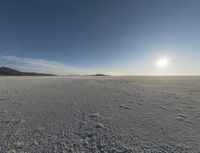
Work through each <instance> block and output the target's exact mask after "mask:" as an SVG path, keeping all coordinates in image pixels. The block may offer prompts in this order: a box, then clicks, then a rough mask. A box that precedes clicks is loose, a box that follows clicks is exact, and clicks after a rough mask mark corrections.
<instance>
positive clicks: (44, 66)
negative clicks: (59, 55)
mask: <svg viewBox="0 0 200 153" xmlns="http://www.w3.org/2000/svg"><path fill="white" fill-rule="evenodd" d="M0 64H1V65H2V66H9V67H12V68H16V69H18V70H21V71H26V72H40V73H53V74H58V75H70V74H75V75H76V74H81V75H84V74H92V73H94V72H95V71H91V70H89V69H86V68H85V69H84V68H77V67H73V66H67V65H65V64H63V63H61V62H56V61H49V60H44V59H33V58H20V57H17V56H2V55H1V56H0Z"/></svg>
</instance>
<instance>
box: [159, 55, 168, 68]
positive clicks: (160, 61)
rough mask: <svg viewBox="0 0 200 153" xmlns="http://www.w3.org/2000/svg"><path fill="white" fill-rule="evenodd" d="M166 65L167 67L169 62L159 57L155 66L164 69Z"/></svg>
mask: <svg viewBox="0 0 200 153" xmlns="http://www.w3.org/2000/svg"><path fill="white" fill-rule="evenodd" d="M168 65H169V60H168V58H166V57H161V58H159V59H157V61H156V66H157V67H159V68H161V69H164V68H166V67H167V66H168Z"/></svg>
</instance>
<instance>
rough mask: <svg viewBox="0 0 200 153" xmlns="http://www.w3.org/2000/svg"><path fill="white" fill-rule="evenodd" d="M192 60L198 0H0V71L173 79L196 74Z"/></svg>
mask: <svg viewBox="0 0 200 153" xmlns="http://www.w3.org/2000/svg"><path fill="white" fill-rule="evenodd" d="M159 57H165V58H167V59H168V60H169V61H168V62H169V63H168V67H166V68H165V69H162V70H161V69H159V68H158V67H156V66H155V61H156V60H157V59H158V58H159ZM199 59H200V1H199V0H1V1H0V66H1V65H4V66H10V67H13V68H17V69H20V70H24V71H42V72H51V73H58V74H88V73H108V74H109V73H110V74H130V75H131V74H133V75H134V74H153V75H154V74H156V75H157V74H172V75H174V74H200V60H199Z"/></svg>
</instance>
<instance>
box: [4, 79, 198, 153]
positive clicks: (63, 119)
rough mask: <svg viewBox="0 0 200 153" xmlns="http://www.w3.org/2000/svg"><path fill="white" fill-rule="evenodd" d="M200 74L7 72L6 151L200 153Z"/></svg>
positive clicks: (5, 100) (14, 152) (7, 152)
mask: <svg viewBox="0 0 200 153" xmlns="http://www.w3.org/2000/svg"><path fill="white" fill-rule="evenodd" d="M199 144H200V77H188V76H176V77H167V76H165V77H164V76H163V77H143V76H129V77H128V76H127V77H112V76H105V77H101V76H100V77H95V76H73V77H5V76H1V77H0V153H18V152H19V153H51V152H52V153H53V152H54V153H68V152H69V153H70V152H72V153H79V152H82V153H84V152H86V153H90V152H91V153H93V152H94V153H96V152H97V153H104V152H105V153H106V152H109V153H132V152H133V153H199V152H200V145H199Z"/></svg>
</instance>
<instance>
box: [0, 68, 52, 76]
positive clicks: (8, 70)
mask: <svg viewBox="0 0 200 153" xmlns="http://www.w3.org/2000/svg"><path fill="white" fill-rule="evenodd" d="M0 75H6V76H56V75H54V74H43V73H35V72H20V71H17V70H14V69H11V68H8V67H0Z"/></svg>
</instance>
